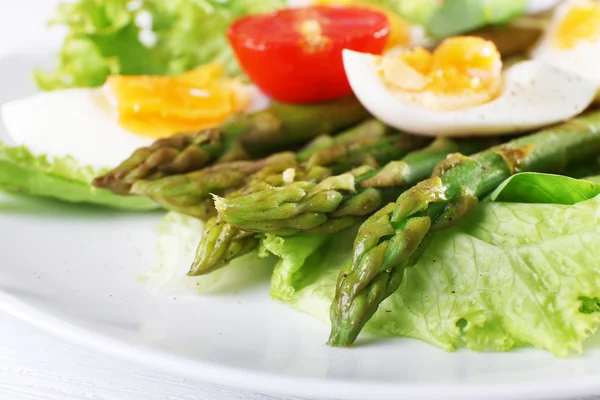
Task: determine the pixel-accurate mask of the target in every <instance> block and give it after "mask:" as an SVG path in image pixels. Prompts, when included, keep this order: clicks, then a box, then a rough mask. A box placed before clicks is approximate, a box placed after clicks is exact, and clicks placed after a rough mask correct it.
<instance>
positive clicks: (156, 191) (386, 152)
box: [131, 122, 426, 219]
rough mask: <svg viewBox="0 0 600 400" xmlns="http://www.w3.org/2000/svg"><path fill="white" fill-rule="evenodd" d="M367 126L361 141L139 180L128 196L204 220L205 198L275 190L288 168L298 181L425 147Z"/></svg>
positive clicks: (418, 141) (415, 140) (207, 207)
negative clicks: (322, 170)
mask: <svg viewBox="0 0 600 400" xmlns="http://www.w3.org/2000/svg"><path fill="white" fill-rule="evenodd" d="M377 124H379V125H381V123H379V122H377ZM372 125H373V124H369V125H367V124H363V125H362V126H363V128H364V131H363V134H364V135H363V137H362V138H361V139H359V136H358V131H353V132H352V135H353V136H354V140H356V141H354V142H352V141H350V139H349V138H348V137H343V138H342V139H341V143H338V142H337V141H336V140H335V138H334V139H333V141H334V144H333V145H332V146H330V147H328V148H315V147H311V148H310V149H308V150H305V151H302V152H300V153H285V154H279V155H275V156H271V157H268V158H267V159H265V160H262V161H261V160H259V161H237V162H230V163H223V164H216V165H214V166H211V167H208V168H205V169H201V170H199V171H195V172H190V173H187V174H182V175H174V176H169V177H165V178H161V179H157V180H141V181H138V182H136V183H135V184H134V185H133V186H132V188H131V193H135V194H141V195H145V196H148V197H150V198H151V199H153V200H154V201H156V202H157V203H159V204H161V205H162V206H163V207H164V208H166V209H169V210H173V211H178V212H181V213H184V214H188V215H192V216H194V217H198V218H201V219H206V218H207V217H209V216H210V215H209V214H210V212H211V211H212V210H213V207H212V204H213V203H212V199H211V198H210V195H211V194H216V195H221V196H223V195H228V194H229V193H231V192H232V191H234V190H236V189H238V188H240V187H243V186H244V185H247V184H248V183H249V182H250V181H252V183H253V185H252V186H253V187H254V189H256V184H257V182H259V181H269V182H271V183H273V185H275V186H277V185H278V184H277V182H276V180H277V179H278V178H277V176H281V173H282V172H283V171H285V170H286V169H289V168H294V171H295V174H296V175H297V179H303V178H302V176H305V175H307V172H308V171H313V168H314V167H316V166H325V167H329V170H330V174H331V173H334V174H335V173H339V172H341V171H346V170H348V169H350V168H352V167H353V166H357V165H361V164H365V163H370V164H371V165H378V164H379V163H385V162H387V161H389V160H390V159H393V158H397V157H398V156H400V155H402V154H405V153H406V152H407V151H409V150H410V149H412V148H414V147H415V146H420V145H421V144H423V143H426V142H425V141H424V139H422V138H418V137H410V136H407V135H400V134H394V135H390V136H384V137H379V134H377V135H375V136H373V137H371V134H372V133H373V128H372ZM303 161H304V163H302V162H303ZM300 164H302V166H300ZM265 167H269V168H268V169H265ZM257 171H261V172H260V174H258V175H253V174H254V173H256V172H257ZM269 175H270V176H269ZM267 176H269V177H267ZM259 178H260V179H259ZM274 179H275V181H274ZM279 181H280V182H281V178H279ZM261 189H262V188H261Z"/></svg>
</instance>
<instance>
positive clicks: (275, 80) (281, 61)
mask: <svg viewBox="0 0 600 400" xmlns="http://www.w3.org/2000/svg"><path fill="white" fill-rule="evenodd" d="M389 32H390V25H389V21H388V19H387V17H386V16H385V14H383V13H380V12H378V11H374V10H371V9H367V8H360V7H333V6H315V7H306V8H288V9H284V10H281V11H276V12H273V13H271V14H263V15H253V16H248V17H245V18H242V19H239V20H237V21H236V22H234V23H233V25H231V27H230V28H229V30H228V32H227V36H228V39H229V42H230V43H231V46H232V47H233V49H234V51H235V54H236V57H237V59H238V61H239V63H240V65H241V66H242V69H243V70H244V72H245V73H246V74H247V75H248V77H249V78H250V79H251V80H252V81H253V82H254V83H255V84H256V85H257V86H258V87H259V88H260V89H261V90H262V91H263V92H264V93H265V94H267V95H268V96H270V97H272V98H274V99H276V100H279V101H282V102H286V103H310V102H318V101H326V100H332V99H335V98H338V97H342V96H345V95H348V94H350V93H352V89H351V88H350V84H349V83H348V79H347V78H346V73H345V72H344V65H343V62H342V50H343V49H351V50H356V51H361V52H366V53H372V54H381V53H382V52H383V50H384V49H385V45H386V42H387V39H388V36H389Z"/></svg>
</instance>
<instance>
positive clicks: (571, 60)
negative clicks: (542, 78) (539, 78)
mask: <svg viewBox="0 0 600 400" xmlns="http://www.w3.org/2000/svg"><path fill="white" fill-rule="evenodd" d="M532 57H533V58H534V59H536V60H540V61H544V62H546V63H548V64H551V65H554V66H556V67H558V68H561V69H563V70H565V71H567V72H570V73H573V74H577V75H580V76H582V77H584V78H586V79H589V80H591V81H593V82H594V83H596V85H598V86H600V1H592V0H572V1H567V2H565V3H563V4H562V5H560V6H559V7H558V8H557V9H556V11H555V13H554V15H553V18H552V21H551V22H550V24H549V26H548V29H547V30H546V33H545V34H544V36H543V37H542V38H541V40H540V42H539V44H538V45H537V46H536V48H535V49H534V50H533V52H532Z"/></svg>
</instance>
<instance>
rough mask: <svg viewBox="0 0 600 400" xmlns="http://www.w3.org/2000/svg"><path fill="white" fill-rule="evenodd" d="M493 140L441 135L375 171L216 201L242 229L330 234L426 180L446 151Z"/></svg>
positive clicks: (470, 148) (486, 144)
mask: <svg viewBox="0 0 600 400" xmlns="http://www.w3.org/2000/svg"><path fill="white" fill-rule="evenodd" d="M495 140H496V139H491V140H490V139H471V140H462V141H451V140H449V139H441V138H440V139H437V140H436V141H434V142H433V143H431V144H430V145H429V146H427V147H425V148H423V149H421V150H418V151H414V152H413V153H411V154H408V155H407V156H406V157H404V159H402V160H400V161H392V162H390V163H388V164H387V165H386V166H385V167H383V168H381V169H379V170H375V171H370V172H367V173H363V174H360V175H356V174H351V173H345V174H342V175H339V176H333V177H329V178H327V179H326V180H324V181H323V182H320V183H316V182H304V181H296V182H293V183H290V184H287V185H283V186H281V187H270V188H267V189H266V190H262V191H258V192H255V193H253V194H250V195H247V196H240V197H236V198H220V197H217V198H216V201H215V205H216V207H217V210H218V211H219V214H220V216H221V217H222V218H223V220H225V221H227V222H229V223H231V224H233V225H236V226H237V227H239V228H241V229H244V230H249V231H253V232H261V233H273V234H278V235H290V234H295V233H298V232H300V231H302V232H325V233H329V232H332V231H337V230H339V229H340V228H341V227H343V226H349V225H352V224H353V223H356V222H358V221H360V220H361V219H362V218H364V217H365V216H368V215H370V214H372V213H373V212H375V211H376V210H377V209H378V208H379V207H380V206H381V205H382V204H385V202H387V201H392V200H393V199H395V198H396V197H397V196H398V195H399V194H400V193H401V192H402V191H404V190H405V189H406V188H407V187H410V186H412V185H414V184H415V183H417V182H419V181H420V180H422V179H425V178H427V177H428V176H429V175H431V172H432V171H433V168H434V167H435V165H436V164H437V162H438V161H440V160H442V159H443V158H444V157H446V156H447V155H448V154H450V153H454V152H457V151H461V152H463V153H466V154H471V153H473V152H475V151H478V150H481V149H483V148H487V147H490V146H491V145H492V144H494V141H495Z"/></svg>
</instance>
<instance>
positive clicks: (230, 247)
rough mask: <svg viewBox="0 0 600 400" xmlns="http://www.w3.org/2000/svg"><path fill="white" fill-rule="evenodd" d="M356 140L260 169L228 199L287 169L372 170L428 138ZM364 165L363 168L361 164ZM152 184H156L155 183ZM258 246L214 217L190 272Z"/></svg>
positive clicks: (321, 177) (315, 177)
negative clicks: (273, 168) (289, 163)
mask: <svg viewBox="0 0 600 400" xmlns="http://www.w3.org/2000/svg"><path fill="white" fill-rule="evenodd" d="M336 139H337V138H336ZM356 139H358V138H357V137H356V135H355V141H354V142H349V141H348V142H347V144H346V145H345V146H342V145H341V144H339V143H336V144H334V145H333V146H331V147H329V148H328V149H320V150H316V151H315V148H314V147H311V148H310V149H309V150H306V151H304V152H302V153H300V154H298V159H299V160H306V161H305V162H304V163H301V164H299V165H298V166H296V167H294V168H293V169H292V168H290V169H287V171H284V170H285V168H280V170H279V171H277V172H279V173H277V174H273V173H272V172H273V171H270V172H269V173H265V170H261V171H260V172H259V173H258V174H256V175H254V176H253V177H251V178H250V182H249V183H248V184H247V185H246V186H245V187H244V188H242V189H240V190H238V191H236V192H234V193H230V194H229V195H228V198H235V197H239V196H243V195H246V196H247V195H249V194H251V193H254V192H257V191H263V190H267V189H268V188H272V187H278V186H281V185H284V183H285V182H286V181H288V180H289V179H286V178H285V177H284V174H285V173H288V172H291V173H292V174H293V176H292V177H290V178H291V180H301V181H303V182H315V183H317V182H322V181H327V177H328V176H330V175H331V174H332V173H339V172H342V171H346V170H348V169H349V168H352V167H354V166H356V167H358V168H357V170H356V171H355V173H359V171H364V170H365V168H367V169H369V170H370V169H372V168H373V167H376V166H378V165H379V163H380V162H386V161H388V160H389V159H390V158H397V157H399V156H401V155H402V154H405V153H406V152H408V151H409V150H410V149H412V148H414V147H415V146H421V145H422V144H424V143H426V141H427V140H426V139H425V140H424V139H422V138H418V137H410V136H404V135H400V136H392V137H389V138H382V139H379V140H375V141H373V142H372V143H370V144H369V143H367V140H366V139H367V138H360V139H362V140H356ZM307 152H312V155H311V156H310V157H309V156H308V155H309V154H308V153H307ZM361 165H362V167H360V166H361ZM361 174H362V173H361ZM166 179H173V178H166ZM152 184H153V185H156V183H154V182H153V183H152ZM158 192H161V193H165V191H164V190H158ZM192 192H195V191H192ZM182 193H185V191H182ZM184 197H185V198H187V197H189V196H184ZM181 211H184V212H187V213H189V209H188V208H185V209H183V208H182V209H181ZM346 226H347V223H346V221H343V220H342V219H340V220H338V221H337V224H335V226H334V224H332V225H331V226H330V227H329V229H330V231H333V230H341V229H343V228H345V227H346ZM257 245H258V239H256V237H255V235H254V233H251V232H249V231H246V230H243V229H240V228H238V227H234V226H233V225H231V224H229V223H227V222H226V221H223V220H222V219H220V218H212V219H211V220H209V221H208V222H207V224H206V226H205V230H204V236H203V239H202V241H201V242H200V244H199V246H198V249H197V251H196V258H195V260H194V262H193V264H192V267H191V269H190V272H189V275H202V274H206V273H210V272H212V271H214V270H215V269H218V268H220V267H222V266H224V265H225V264H227V263H228V262H229V261H230V260H231V259H232V258H235V257H239V256H241V255H243V254H246V253H247V252H249V251H251V250H253V249H254V248H255V247H256V246H257Z"/></svg>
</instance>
